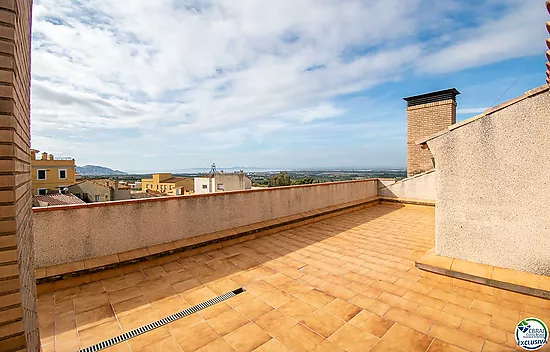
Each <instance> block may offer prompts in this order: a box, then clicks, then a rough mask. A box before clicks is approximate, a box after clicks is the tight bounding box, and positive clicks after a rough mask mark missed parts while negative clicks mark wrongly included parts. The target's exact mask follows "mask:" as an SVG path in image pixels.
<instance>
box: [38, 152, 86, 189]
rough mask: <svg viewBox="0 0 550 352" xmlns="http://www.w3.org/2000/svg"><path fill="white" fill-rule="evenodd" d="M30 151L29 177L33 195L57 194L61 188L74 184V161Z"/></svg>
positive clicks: (68, 158)
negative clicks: (38, 156)
mask: <svg viewBox="0 0 550 352" xmlns="http://www.w3.org/2000/svg"><path fill="white" fill-rule="evenodd" d="M38 153H39V151H38V150H36V149H31V177H32V193H33V195H35V196H36V195H45V194H47V193H56V192H57V193H59V192H60V191H61V190H62V189H63V188H65V187H67V186H68V185H71V184H73V183H75V178H76V172H75V166H76V165H75V161H74V159H73V158H70V157H54V156H53V155H52V154H48V153H46V152H43V153H42V154H41V155H40V158H39V159H37V154H38Z"/></svg>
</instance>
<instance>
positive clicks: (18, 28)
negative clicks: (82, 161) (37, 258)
mask: <svg viewBox="0 0 550 352" xmlns="http://www.w3.org/2000/svg"><path fill="white" fill-rule="evenodd" d="M31 8H32V0H0V351H18V350H25V349H26V350H28V351H39V350H40V338H39V332H38V316H37V310H36V284H35V278H34V252H33V239H32V221H31V202H32V193H31V182H30V38H31Z"/></svg>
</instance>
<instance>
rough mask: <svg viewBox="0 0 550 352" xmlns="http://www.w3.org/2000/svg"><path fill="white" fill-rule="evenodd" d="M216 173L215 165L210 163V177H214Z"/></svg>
mask: <svg viewBox="0 0 550 352" xmlns="http://www.w3.org/2000/svg"><path fill="white" fill-rule="evenodd" d="M216 173H217V171H216V163H212V166H211V168H210V175H212V176H214V175H216Z"/></svg>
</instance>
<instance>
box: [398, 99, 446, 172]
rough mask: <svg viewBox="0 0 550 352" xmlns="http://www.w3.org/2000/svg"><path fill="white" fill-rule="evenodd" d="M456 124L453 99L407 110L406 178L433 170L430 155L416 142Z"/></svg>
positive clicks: (411, 107)
mask: <svg viewBox="0 0 550 352" xmlns="http://www.w3.org/2000/svg"><path fill="white" fill-rule="evenodd" d="M455 122H456V101H455V100H453V99H449V100H443V101H438V102H434V103H428V104H422V105H415V106H409V107H408V108H407V176H411V175H414V174H418V173H420V172H423V171H428V170H430V169H433V162H432V153H431V152H430V150H429V149H422V148H421V147H420V146H419V145H416V141H417V140H419V139H422V138H424V137H428V136H430V135H432V134H434V133H437V132H439V131H441V130H444V129H445V128H447V127H449V126H450V125H452V124H454V123H455Z"/></svg>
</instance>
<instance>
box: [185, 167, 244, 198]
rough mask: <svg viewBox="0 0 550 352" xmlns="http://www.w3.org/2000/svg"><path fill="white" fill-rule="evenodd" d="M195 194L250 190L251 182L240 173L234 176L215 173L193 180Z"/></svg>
mask: <svg viewBox="0 0 550 352" xmlns="http://www.w3.org/2000/svg"><path fill="white" fill-rule="evenodd" d="M194 182H195V185H194V189H195V193H197V194H202V193H212V192H227V191H240V190H246V189H252V181H251V180H250V179H249V178H248V177H247V176H246V175H245V174H244V173H243V172H242V171H241V172H239V173H234V174H226V173H222V172H219V173H216V174H214V175H207V176H204V177H195V178H194Z"/></svg>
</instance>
